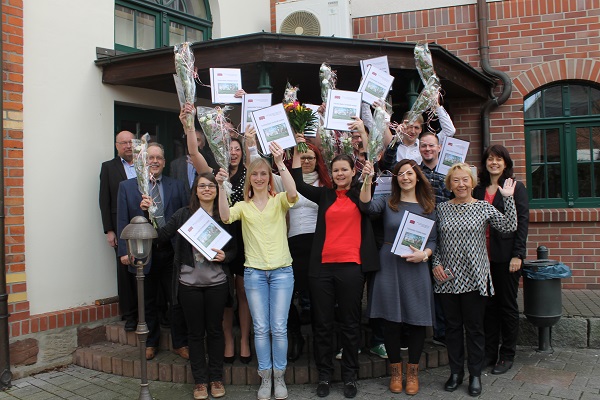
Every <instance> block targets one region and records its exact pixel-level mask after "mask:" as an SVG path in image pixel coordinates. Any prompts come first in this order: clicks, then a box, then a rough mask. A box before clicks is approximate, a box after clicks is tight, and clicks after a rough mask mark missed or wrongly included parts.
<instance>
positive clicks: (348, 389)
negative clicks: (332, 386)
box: [344, 381, 358, 399]
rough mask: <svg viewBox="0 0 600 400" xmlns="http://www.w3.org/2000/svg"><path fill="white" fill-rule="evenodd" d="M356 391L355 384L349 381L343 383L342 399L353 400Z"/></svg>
mask: <svg viewBox="0 0 600 400" xmlns="http://www.w3.org/2000/svg"><path fill="white" fill-rule="evenodd" d="M357 392H358V389H357V388H356V382H355V381H350V382H346V383H344V397H345V398H347V399H353V398H355V397H356V393H357Z"/></svg>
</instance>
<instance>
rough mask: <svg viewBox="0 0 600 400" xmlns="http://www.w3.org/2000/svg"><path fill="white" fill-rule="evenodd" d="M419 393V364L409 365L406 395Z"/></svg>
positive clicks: (407, 367) (407, 368)
mask: <svg viewBox="0 0 600 400" xmlns="http://www.w3.org/2000/svg"><path fill="white" fill-rule="evenodd" d="M418 392H419V364H408V365H407V366H406V394H410V395H413V394H417V393H418Z"/></svg>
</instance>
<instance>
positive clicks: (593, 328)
mask: <svg viewBox="0 0 600 400" xmlns="http://www.w3.org/2000/svg"><path fill="white" fill-rule="evenodd" d="M597 317H600V315H599V314H596V318H589V319H588V323H589V327H590V331H589V338H588V346H589V347H591V348H593V349H600V318H597Z"/></svg>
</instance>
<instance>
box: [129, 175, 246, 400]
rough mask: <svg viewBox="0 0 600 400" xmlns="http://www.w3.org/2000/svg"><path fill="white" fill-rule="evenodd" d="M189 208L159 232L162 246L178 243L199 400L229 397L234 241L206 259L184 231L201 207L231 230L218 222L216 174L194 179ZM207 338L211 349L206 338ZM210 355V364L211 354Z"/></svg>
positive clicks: (178, 287) (146, 202)
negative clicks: (227, 326) (228, 308)
mask: <svg viewBox="0 0 600 400" xmlns="http://www.w3.org/2000/svg"><path fill="white" fill-rule="evenodd" d="M192 188H194V190H193V192H192V195H191V198H190V205H189V206H188V207H183V208H180V209H179V210H177V211H176V212H175V214H173V216H172V217H171V219H169V221H168V222H167V223H166V225H165V226H163V227H162V228H159V229H158V238H157V239H156V240H157V241H158V242H168V241H169V240H171V239H172V238H174V239H175V246H174V250H175V257H174V264H175V265H174V266H175V269H174V274H173V302H175V303H176V302H179V303H180V304H181V307H182V308H183V314H184V317H185V322H186V324H187V327H188V344H189V347H190V366H191V367H192V376H193V377H194V383H195V386H194V392H193V395H194V399H207V398H208V390H209V388H210V394H211V396H212V397H215V398H219V397H223V396H224V395H225V387H224V386H223V351H224V348H225V341H224V338H223V325H222V324H223V310H224V309H225V304H226V303H227V302H228V301H229V300H230V299H231V296H232V295H233V282H232V278H231V273H230V271H229V266H228V264H229V262H231V260H233V258H234V257H235V254H236V243H235V241H233V240H230V241H229V242H228V243H227V245H226V246H225V247H224V248H223V249H222V250H221V249H213V250H215V251H216V252H217V254H216V255H215V257H214V258H213V259H212V260H207V259H205V258H204V256H202V254H201V253H200V252H198V251H197V250H196V249H195V248H194V247H192V245H191V244H190V243H189V242H188V241H187V240H186V239H185V238H184V237H183V236H181V235H179V234H177V229H179V228H180V227H181V226H182V225H183V224H184V223H185V222H186V221H187V220H188V219H189V218H190V217H191V216H192V215H193V214H194V213H195V212H196V211H197V210H198V209H199V208H202V209H203V210H204V211H206V213H207V214H208V215H210V216H211V217H212V218H213V219H215V220H216V221H217V222H218V223H219V225H221V226H222V227H223V228H224V229H226V230H227V231H229V229H230V227H229V226H227V225H224V224H223V223H222V222H221V221H220V218H219V212H218V203H217V193H218V189H217V181H216V180H215V177H214V176H213V174H212V173H210V172H208V173H203V174H200V175H198V176H197V177H196V179H194V183H193V185H192ZM142 197H143V199H142V202H141V204H140V207H141V208H142V210H147V209H148V208H149V207H150V205H151V204H152V198H151V197H150V196H142ZM205 337H206V348H205V343H204V339H205ZM207 354H208V365H207V363H206V355H207Z"/></svg>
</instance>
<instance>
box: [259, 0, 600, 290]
mask: <svg viewBox="0 0 600 400" xmlns="http://www.w3.org/2000/svg"><path fill="white" fill-rule="evenodd" d="M271 4H272V8H271V26H272V31H273V32H275V1H274V0H271ZM488 7H489V8H488V10H489V22H488V25H489V29H488V36H489V46H490V63H491V65H492V67H494V68H496V69H499V70H502V71H504V72H506V73H508V74H509V75H510V77H511V78H512V79H513V85H514V86H513V92H512V95H511V97H510V98H509V100H508V101H507V102H506V103H505V104H504V105H502V106H501V107H500V108H498V109H496V110H494V111H493V112H492V114H491V126H490V133H491V142H492V144H493V143H496V142H500V143H502V144H503V145H504V146H506V147H507V148H508V150H509V151H510V152H511V156H512V157H513V160H514V162H515V166H516V167H515V172H516V173H517V177H518V178H520V179H525V146H524V143H525V138H524V127H523V99H524V97H525V96H526V95H527V94H529V93H531V92H532V91H534V90H536V89H538V88H540V87H541V86H543V85H545V84H547V83H550V82H555V81H560V80H566V79H577V80H583V81H589V82H595V83H600V61H597V60H598V59H600V0H539V1H537V0H536V1H532V0H504V1H498V2H492V3H488ZM353 32H354V37H355V38H358V39H375V40H381V39H385V40H388V41H398V42H436V43H437V44H440V45H442V46H444V47H445V48H446V49H448V50H449V51H450V52H452V53H453V54H455V55H456V56H458V57H460V58H461V59H462V60H464V61H466V62H468V63H469V64H471V65H472V66H474V67H475V68H480V56H479V42H478V41H479V35H478V26H477V9H476V5H474V4H470V5H464V6H456V7H447V8H438V9H432V10H422V11H413V12H406V13H396V14H386V15H377V16H372V17H364V18H355V19H353ZM434 65H435V60H434ZM480 112H481V103H479V102H476V101H462V102H457V101H453V102H452V110H451V113H452V116H453V118H454V122H455V125H456V128H457V137H459V138H461V139H465V140H469V141H470V142H471V152H470V154H471V155H470V157H469V159H468V161H469V162H472V163H474V164H479V158H480V157H479V154H481V150H482V148H481V133H480V132H481V125H480ZM599 221H600V208H595V209H557V210H547V209H546V210H532V211H531V224H530V229H529V250H528V257H529V258H535V254H536V252H535V250H536V247H537V246H539V245H542V244H543V245H546V246H547V247H548V248H549V249H550V257H551V258H553V259H558V260H560V261H562V262H564V263H565V264H567V265H569V266H571V267H572V269H573V277H572V278H571V279H565V280H563V287H565V288H570V289H600V246H599V245H598V243H599V242H600V227H598V226H599V225H598V222H599Z"/></svg>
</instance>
